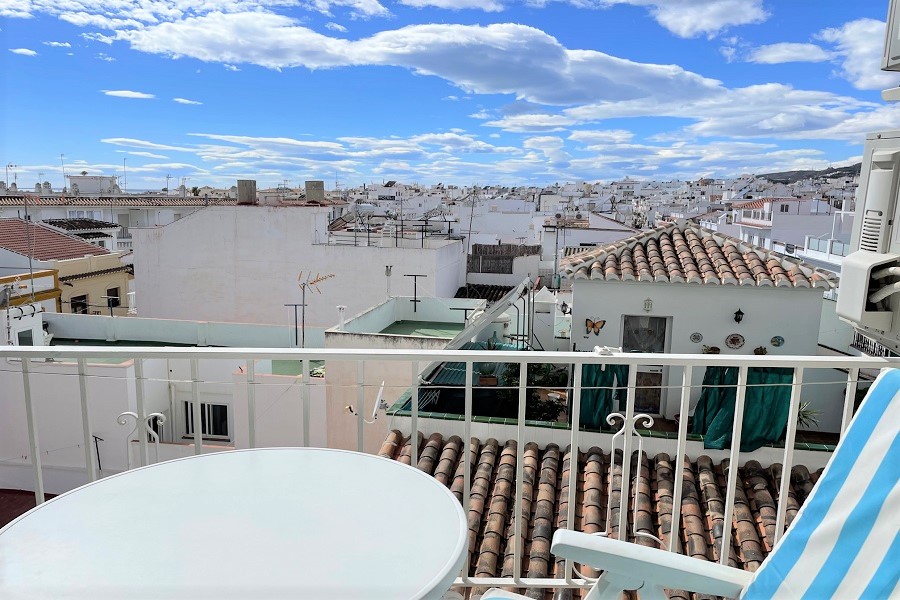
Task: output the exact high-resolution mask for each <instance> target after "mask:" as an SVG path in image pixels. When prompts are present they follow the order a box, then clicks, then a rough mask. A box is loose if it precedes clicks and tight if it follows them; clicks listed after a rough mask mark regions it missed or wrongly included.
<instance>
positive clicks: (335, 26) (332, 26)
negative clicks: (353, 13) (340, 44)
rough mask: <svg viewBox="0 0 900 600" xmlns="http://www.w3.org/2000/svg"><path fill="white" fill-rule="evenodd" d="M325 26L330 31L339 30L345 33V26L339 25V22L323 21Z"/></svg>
mask: <svg viewBox="0 0 900 600" xmlns="http://www.w3.org/2000/svg"><path fill="white" fill-rule="evenodd" d="M325 27H326V28H328V29H330V30H332V31H339V32H341V33H347V28H346V27H344V26H343V25H341V24H340V23H335V22H334V21H332V22H331V23H325Z"/></svg>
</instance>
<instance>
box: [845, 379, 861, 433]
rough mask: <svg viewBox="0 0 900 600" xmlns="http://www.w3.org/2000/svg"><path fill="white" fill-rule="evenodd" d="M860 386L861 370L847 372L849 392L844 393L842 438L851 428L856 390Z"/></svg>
mask: <svg viewBox="0 0 900 600" xmlns="http://www.w3.org/2000/svg"><path fill="white" fill-rule="evenodd" d="M858 385H859V368H858V367H853V368H851V369H849V370H848V371H847V391H846V392H845V393H844V413H843V416H842V417H841V438H843V437H844V432H845V431H847V428H848V427H850V420H851V419H853V405H854V404H855V403H856V389H857V386H858Z"/></svg>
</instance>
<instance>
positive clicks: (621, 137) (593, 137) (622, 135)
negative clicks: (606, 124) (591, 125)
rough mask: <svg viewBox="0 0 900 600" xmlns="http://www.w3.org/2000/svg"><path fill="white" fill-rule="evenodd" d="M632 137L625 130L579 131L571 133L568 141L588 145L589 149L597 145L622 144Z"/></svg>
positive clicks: (632, 135)
mask: <svg viewBox="0 0 900 600" xmlns="http://www.w3.org/2000/svg"><path fill="white" fill-rule="evenodd" d="M633 137H634V134H633V133H632V132H630V131H628V130H626V129H580V130H578V131H573V132H572V134H571V135H570V136H569V139H570V140H573V141H576V142H582V143H584V144H588V145H589V146H588V147H589V148H590V147H591V146H593V145H597V144H623V143H625V142H628V141H630V140H631V139H632V138H633Z"/></svg>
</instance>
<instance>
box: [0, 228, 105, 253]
mask: <svg viewBox="0 0 900 600" xmlns="http://www.w3.org/2000/svg"><path fill="white" fill-rule="evenodd" d="M26 229H30V234H29V233H28V232H27V231H26ZM29 235H30V237H31V243H30V248H31V256H32V258H34V259H36V260H66V259H69V258H81V257H82V256H84V255H86V254H91V255H97V254H109V250H106V249H105V248H100V247H98V246H94V245H93V244H89V243H88V242H86V241H84V240H83V239H81V238H78V237H75V236H74V235H67V234H65V233H60V232H59V231H56V230H54V229H50V228H49V227H45V226H43V225H41V224H40V223H31V224H30V227H29V226H28V224H27V223H26V221H25V220H24V219H0V248H5V249H6V250H10V251H12V252H15V253H17V254H22V255H24V256H28V254H29Z"/></svg>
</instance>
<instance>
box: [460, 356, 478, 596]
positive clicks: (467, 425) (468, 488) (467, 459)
mask: <svg viewBox="0 0 900 600" xmlns="http://www.w3.org/2000/svg"><path fill="white" fill-rule="evenodd" d="M474 364H475V363H474V362H473V361H471V360H467V361H466V375H465V386H466V391H465V400H464V405H465V406H464V412H465V416H464V420H463V448H462V450H463V497H462V504H463V512H465V513H466V521H467V522H468V519H469V511H470V510H471V506H472V460H471V456H470V454H471V452H470V451H469V450H470V448H471V446H472V370H473V367H474ZM468 540H469V536H468V535H466V556H468V555H469V551H470V550H471V549H470V548H469V542H468ZM462 580H463V582H464V583H465V584H467V585H468V584H470V583H471V579H469V561H468V560H467V561H465V562H464V563H463V568H462Z"/></svg>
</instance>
